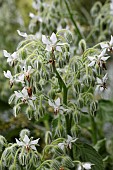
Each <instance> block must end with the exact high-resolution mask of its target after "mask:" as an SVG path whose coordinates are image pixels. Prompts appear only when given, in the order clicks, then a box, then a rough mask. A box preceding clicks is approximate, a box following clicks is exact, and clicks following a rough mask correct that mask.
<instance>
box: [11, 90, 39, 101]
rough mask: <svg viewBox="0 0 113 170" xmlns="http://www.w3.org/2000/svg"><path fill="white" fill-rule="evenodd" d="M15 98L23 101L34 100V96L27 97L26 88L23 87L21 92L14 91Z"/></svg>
mask: <svg viewBox="0 0 113 170" xmlns="http://www.w3.org/2000/svg"><path fill="white" fill-rule="evenodd" d="M14 93H15V95H16V97H17V99H21V100H22V101H23V102H26V101H28V100H35V99H36V97H35V96H31V97H29V95H28V91H27V89H26V88H25V87H24V88H23V89H22V91H21V92H17V91H14Z"/></svg>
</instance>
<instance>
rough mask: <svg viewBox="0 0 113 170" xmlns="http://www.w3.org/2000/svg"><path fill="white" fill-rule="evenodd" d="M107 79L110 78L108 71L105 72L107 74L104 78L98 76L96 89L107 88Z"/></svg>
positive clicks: (102, 89)
mask: <svg viewBox="0 0 113 170" xmlns="http://www.w3.org/2000/svg"><path fill="white" fill-rule="evenodd" d="M107 79H108V74H107V73H106V74H105V76H104V77H103V78H102V79H100V78H98V77H97V87H96V91H98V90H100V91H101V92H102V91H104V90H105V89H106V88H107V86H106V81H107Z"/></svg>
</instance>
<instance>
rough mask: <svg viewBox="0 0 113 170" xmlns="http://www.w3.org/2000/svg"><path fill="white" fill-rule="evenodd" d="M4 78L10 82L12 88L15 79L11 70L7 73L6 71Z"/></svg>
mask: <svg viewBox="0 0 113 170" xmlns="http://www.w3.org/2000/svg"><path fill="white" fill-rule="evenodd" d="M4 76H5V77H6V78H8V79H9V80H10V86H11V87H12V86H13V82H14V79H13V76H12V74H11V72H10V71H9V70H7V72H5V71H4Z"/></svg>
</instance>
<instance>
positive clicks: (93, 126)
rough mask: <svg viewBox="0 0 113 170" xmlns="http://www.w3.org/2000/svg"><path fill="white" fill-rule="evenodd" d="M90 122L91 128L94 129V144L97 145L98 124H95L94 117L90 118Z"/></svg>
mask: <svg viewBox="0 0 113 170" xmlns="http://www.w3.org/2000/svg"><path fill="white" fill-rule="evenodd" d="M90 121H91V128H92V140H93V143H94V144H96V143H97V130H96V129H97V127H96V123H95V119H94V117H93V116H90Z"/></svg>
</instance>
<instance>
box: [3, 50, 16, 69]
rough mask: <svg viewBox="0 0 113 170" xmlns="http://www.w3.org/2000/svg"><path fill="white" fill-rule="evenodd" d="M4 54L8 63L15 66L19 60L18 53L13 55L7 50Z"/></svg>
mask: <svg viewBox="0 0 113 170" xmlns="http://www.w3.org/2000/svg"><path fill="white" fill-rule="evenodd" d="M3 54H4V56H5V57H7V62H8V63H9V65H10V66H13V65H14V62H15V61H16V60H17V58H18V55H17V52H14V53H13V54H10V53H8V52H7V51H6V50H3Z"/></svg>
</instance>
